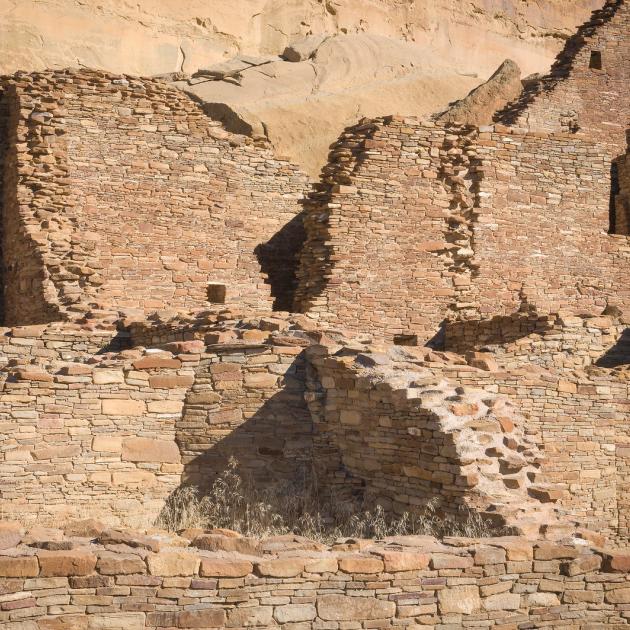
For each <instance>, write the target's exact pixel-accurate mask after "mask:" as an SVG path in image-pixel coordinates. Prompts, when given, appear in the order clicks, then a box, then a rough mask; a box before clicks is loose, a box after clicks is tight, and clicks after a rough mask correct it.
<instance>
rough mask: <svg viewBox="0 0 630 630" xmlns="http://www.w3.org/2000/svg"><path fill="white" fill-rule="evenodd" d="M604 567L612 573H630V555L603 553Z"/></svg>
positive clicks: (625, 553) (611, 552)
mask: <svg viewBox="0 0 630 630" xmlns="http://www.w3.org/2000/svg"><path fill="white" fill-rule="evenodd" d="M602 557H603V566H604V569H605V570H606V571H610V572H612V573H630V554H629V553H627V552H619V551H605V552H603V553H602Z"/></svg>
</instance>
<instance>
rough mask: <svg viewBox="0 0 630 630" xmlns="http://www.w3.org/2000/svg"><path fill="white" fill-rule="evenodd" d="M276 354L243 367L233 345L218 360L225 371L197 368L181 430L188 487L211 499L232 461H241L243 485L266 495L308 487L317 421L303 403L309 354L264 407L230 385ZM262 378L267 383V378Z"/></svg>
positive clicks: (257, 354)
mask: <svg viewBox="0 0 630 630" xmlns="http://www.w3.org/2000/svg"><path fill="white" fill-rule="evenodd" d="M269 350H270V348H269V347H268V346H260V347H258V348H254V347H252V348H250V349H249V350H247V351H246V355H245V364H242V361H243V354H242V353H243V349H242V346H240V347H234V348H233V349H231V348H230V346H229V344H226V345H225V347H224V348H223V349H222V350H221V351H220V353H219V356H220V358H221V361H220V363H218V364H217V363H216V360H215V361H214V362H211V361H203V362H202V363H201V364H200V365H199V367H198V368H196V370H195V372H196V374H195V382H194V385H193V386H192V388H191V389H190V390H189V391H188V392H187V395H186V398H185V401H184V408H183V411H182V414H181V416H180V418H179V419H178V421H177V422H176V425H175V440H176V442H177V444H178V446H179V449H180V452H181V456H182V463H183V464H184V470H183V472H182V485H183V486H195V487H197V488H199V489H200V490H201V492H202V493H203V492H207V491H208V490H209V489H210V488H211V486H212V484H213V482H214V480H215V479H216V478H217V477H218V476H219V475H220V474H221V473H222V472H223V471H225V470H226V469H227V467H228V463H229V461H230V458H232V457H233V458H235V459H236V460H237V461H238V464H239V472H240V474H241V475H242V476H243V478H244V479H246V480H247V482H248V483H251V484H252V485H253V487H254V488H255V489H256V490H257V491H259V492H263V491H265V490H269V489H272V488H274V487H275V486H290V485H292V484H300V483H305V482H306V481H307V480H308V478H309V475H310V471H311V462H312V445H311V434H312V420H311V416H310V413H309V411H308V408H307V406H306V403H305V401H304V393H305V391H306V385H305V381H306V376H305V370H306V363H305V359H304V356H303V354H300V355H298V356H297V357H296V358H295V360H294V361H293V362H292V363H291V364H290V365H288V366H286V368H287V369H286V372H285V373H284V375H282V376H281V377H280V378H281V381H280V385H279V387H277V388H274V389H272V390H266V391H265V393H264V398H263V399H262V401H261V403H260V404H258V402H256V400H257V399H256V400H253V398H252V394H253V393H254V390H252V389H251V388H249V389H248V387H247V385H246V386H245V387H243V385H240V386H239V387H236V388H235V387H233V386H232V385H230V383H236V381H235V380H229V379H231V378H236V377H232V376H231V374H236V369H239V368H240V366H241V365H247V362H248V361H251V362H255V361H257V360H261V361H262V360H263V357H267V358H268V357H269ZM232 368H234V370H235V371H234V372H231V370H232ZM262 374H263V375H264V376H266V375H268V373H267V372H266V371H265V372H263V373H262ZM251 375H254V376H255V375H257V376H260V375H261V373H260V372H252V373H250V376H251ZM220 379H225V380H220ZM226 383H228V385H226ZM223 386H225V387H226V389H223ZM248 401H249V402H248ZM252 401H253V402H252Z"/></svg>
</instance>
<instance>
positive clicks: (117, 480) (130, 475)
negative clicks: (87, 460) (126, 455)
mask: <svg viewBox="0 0 630 630" xmlns="http://www.w3.org/2000/svg"><path fill="white" fill-rule="evenodd" d="M107 474H109V473H107ZM112 483H113V484H114V485H115V486H141V487H143V488H150V487H151V486H154V485H155V484H156V483H157V481H156V478H155V475H154V474H153V473H152V472H150V471H148V470H124V471H121V472H113V473H112Z"/></svg>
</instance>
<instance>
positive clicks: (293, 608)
mask: <svg viewBox="0 0 630 630" xmlns="http://www.w3.org/2000/svg"><path fill="white" fill-rule="evenodd" d="M315 617H317V610H316V609H315V606H314V605H313V604H286V605H284V606H278V607H276V611H275V613H274V618H275V620H276V621H277V622H278V623H297V622H300V621H313V619H315Z"/></svg>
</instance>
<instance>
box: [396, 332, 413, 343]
mask: <svg viewBox="0 0 630 630" xmlns="http://www.w3.org/2000/svg"><path fill="white" fill-rule="evenodd" d="M394 345H395V346H417V345H418V335H414V334H413V333H404V334H402V335H394Z"/></svg>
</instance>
